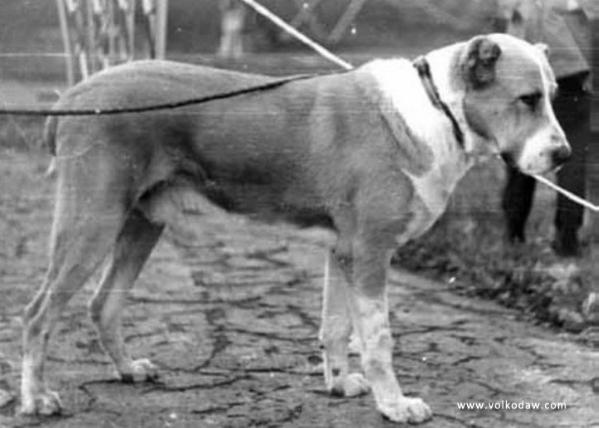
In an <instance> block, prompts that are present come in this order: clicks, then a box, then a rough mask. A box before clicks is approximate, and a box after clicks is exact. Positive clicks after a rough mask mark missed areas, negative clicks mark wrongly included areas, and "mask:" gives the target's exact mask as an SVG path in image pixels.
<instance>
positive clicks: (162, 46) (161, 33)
mask: <svg viewBox="0 0 599 428" xmlns="http://www.w3.org/2000/svg"><path fill="white" fill-rule="evenodd" d="M167 16H168V0H156V25H155V27H154V28H155V29H156V34H155V36H154V43H155V45H156V48H155V49H156V51H155V52H156V58H157V59H164V57H165V55H166V26H167Z"/></svg>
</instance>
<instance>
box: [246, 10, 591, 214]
mask: <svg viewBox="0 0 599 428" xmlns="http://www.w3.org/2000/svg"><path fill="white" fill-rule="evenodd" d="M239 1H241V2H243V3H245V4H246V5H248V6H249V7H251V8H252V9H254V11H256V12H257V13H259V14H260V15H262V16H264V17H265V18H267V19H268V20H270V21H271V22H272V23H274V24H275V25H277V26H278V27H279V28H281V29H282V30H284V31H286V32H288V33H289V34H291V35H292V36H294V37H295V38H297V39H298V40H300V41H301V42H303V43H304V44H306V45H307V46H309V47H310V48H312V49H313V50H315V51H316V52H317V53H319V54H320V55H321V56H323V57H324V58H326V59H328V60H330V61H332V62H334V63H335V64H338V65H340V66H341V67H343V68H344V69H346V70H351V69H353V68H354V67H353V65H351V64H350V63H348V62H347V61H345V60H343V59H341V58H340V57H339V56H337V55H335V54H334V53H332V52H331V51H329V50H327V49H325V48H324V47H323V46H321V45H319V44H318V43H316V42H315V41H313V40H312V39H310V38H308V37H307V36H305V35H304V34H302V33H300V32H299V31H297V30H296V29H295V28H293V27H292V26H291V25H289V24H287V23H286V22H285V21H283V20H282V19H281V18H279V17H278V16H277V15H275V14H274V13H272V12H271V11H270V10H268V9H267V8H265V7H264V6H262V5H261V4H259V3H257V2H256V1H255V0H239ZM532 177H533V178H534V179H535V180H537V181H539V182H540V183H543V184H544V185H546V186H549V187H550V188H552V189H553V190H555V191H557V192H559V193H561V194H562V195H564V196H565V197H567V198H568V199H570V200H571V201H573V202H576V203H577V204H579V205H582V206H584V207H585V208H588V209H589V210H591V211H593V212H598V211H599V205H594V204H592V203H590V202H589V201H587V200H586V199H584V198H581V197H580V196H578V195H575V194H574V193H572V192H570V191H568V190H566V189H564V188H562V187H560V186H558V185H557V184H555V183H553V182H552V181H551V180H549V179H547V178H545V177H542V176H540V175H533V176H532Z"/></svg>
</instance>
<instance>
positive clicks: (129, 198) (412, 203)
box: [21, 34, 570, 422]
mask: <svg viewBox="0 0 599 428" xmlns="http://www.w3.org/2000/svg"><path fill="white" fill-rule="evenodd" d="M273 79H274V78H271V77H266V76H260V75H252V74H243V73H236V72H230V71H223V70H216V69H213V68H206V67H197V66H191V65H184V64H178V63H172V62H164V61H143V62H134V63H130V64H127V65H123V66H119V67H115V68H113V69H110V70H108V71H104V72H101V73H99V74H97V75H95V76H93V77H92V78H90V79H89V80H87V81H85V82H83V83H81V84H79V85H77V86H75V87H74V88H72V89H70V90H69V91H67V92H66V93H65V94H64V96H63V97H62V99H61V100H60V101H59V102H58V104H57V108H62V109H75V110H76V109H81V108H90V106H91V107H95V108H99V109H103V108H113V107H118V106H139V105H151V104H156V103H163V102H165V100H166V101H169V100H173V101H175V100H181V99H186V98H189V97H202V96H205V95H210V94H215V93H220V92H227V91H231V90H236V89H243V88H247V87H252V86H256V85H257V86H260V85H264V84H265V83H268V82H271V81H273ZM555 90H556V83H555V79H554V75H553V73H552V71H551V69H550V67H549V65H548V62H547V60H546V58H545V55H544V54H543V52H542V51H541V50H540V49H538V48H537V47H535V46H533V45H530V44H528V43H526V42H523V41H521V40H518V39H515V38H513V37H510V36H506V35H500V34H492V35H488V36H479V37H476V38H474V39H472V40H470V41H467V42H463V43H458V44H454V45H451V46H448V47H445V48H442V49H439V50H435V51H433V52H431V53H429V54H427V55H426V56H425V57H422V58H421V59H419V60H417V61H416V62H412V61H408V60H404V59H395V60H377V61H373V62H370V63H368V64H366V65H364V66H362V67H360V68H357V69H356V70H353V71H350V72H346V73H340V74H331V75H325V76H320V77H314V78H306V79H301V80H297V81H292V82H288V83H286V84H284V85H280V86H278V87H276V88H272V89H270V90H264V91H255V92H251V93H246V94H243V95H239V96H235V97H231V98H226V99H221V100H215V101H212V102H209V103H204V104H198V105H191V106H186V107H182V108H178V109H175V110H169V111H164V110H162V111H155V112H147V113H136V114H122V115H111V116H97V117H93V116H84V117H64V118H55V117H54V118H50V120H49V121H48V125H47V135H48V139H49V143H50V144H51V146H52V147H53V148H54V149H55V155H56V166H57V173H58V183H57V193H56V207H55V214H54V223H53V226H52V234H51V243H50V249H51V253H50V265H49V268H48V271H47V275H46V278H45V280H44V282H43V285H42V286H41V289H40V290H39V292H38V294H37V295H36V296H35V298H34V299H33V301H32V302H31V303H30V304H29V306H28V307H27V309H26V312H25V317H24V324H25V328H24V336H23V372H22V385H21V388H22V391H21V393H22V395H21V401H22V407H21V409H22V412H24V413H27V414H34V413H39V414H50V413H55V412H58V411H59V410H60V401H59V399H58V395H57V394H56V393H54V392H52V391H51V390H50V389H48V388H47V386H46V384H45V382H44V359H45V356H46V348H47V344H48V339H49V337H50V334H51V332H52V330H53V328H54V326H55V324H56V321H57V320H58V318H59V315H60V313H61V312H62V310H63V309H64V308H65V306H66V304H67V302H68V301H69V299H70V298H71V296H72V295H73V294H74V293H75V292H76V291H77V290H78V289H79V288H80V287H81V286H82V285H83V283H84V282H85V281H86V280H87V279H88V278H89V277H90V275H91V274H92V273H93V272H94V271H95V270H96V269H97V268H98V266H99V265H100V263H101V262H102V261H103V260H104V259H105V258H106V257H107V256H108V257H109V263H108V264H107V267H106V270H105V272H104V275H103V278H102V280H101V283H100V285H99V288H98V290H97V292H96V294H95V296H94V297H93V299H92V301H91V303H90V311H91V317H92V319H93V321H94V323H95V324H96V326H97V328H98V331H99V335H100V338H101V342H102V344H103V347H104V349H105V350H106V352H107V353H108V354H109V355H110V357H111V358H112V360H113V361H114V364H115V366H116V369H117V370H118V372H119V373H120V376H121V377H122V378H123V379H125V380H143V379H146V378H151V377H152V376H154V375H155V367H154V366H153V365H152V364H151V363H150V362H149V361H148V360H133V359H132V358H131V357H130V355H129V354H128V352H127V350H126V349H125V347H124V344H123V339H122V337H121V334H120V332H119V331H120V325H119V324H120V312H121V309H122V308H123V304H124V301H125V293H123V290H128V289H130V287H131V286H132V285H133V283H134V281H135V279H136V277H137V276H138V274H139V272H140V270H141V268H142V266H143V264H144V262H145V261H146V259H147V258H148V256H149V254H150V252H151V251H152V248H153V247H154V245H155V244H156V241H157V240H158V239H159V237H160V235H161V232H162V230H163V228H164V225H165V224H168V223H169V222H172V221H173V216H172V215H170V214H169V213H172V212H173V210H172V209H170V210H169V209H167V208H165V207H169V206H170V207H171V208H172V207H175V208H176V207H177V204H178V202H177V201H178V196H177V195H180V194H181V193H180V191H181V190H182V189H183V190H185V191H189V190H192V191H194V192H197V193H198V194H200V195H203V196H204V197H205V198H206V199H208V200H209V201H211V202H213V203H214V204H217V205H219V206H221V207H224V208H225V209H227V210H229V211H232V212H238V213H244V214H247V215H249V216H252V217H256V218H258V219H263V220H267V221H271V220H275V219H282V220H287V221H290V222H294V223H299V224H302V225H307V224H320V225H326V226H329V227H331V228H332V229H333V230H334V231H335V232H336V236H337V240H336V244H335V245H334V247H333V248H332V249H331V250H330V252H329V255H328V261H327V264H326V274H325V285H324V302H323V311H322V329H321V333H320V339H321V340H322V344H323V349H324V351H323V352H324V378H325V382H326V388H327V389H328V390H329V391H331V392H332V393H335V394H342V395H345V396H354V395H358V394H361V393H364V392H366V391H367V390H372V392H373V395H374V399H375V402H376V405H377V407H378V409H379V410H380V412H382V414H383V415H385V416H386V417H387V418H389V419H391V420H393V421H401V422H405V421H409V422H422V421H424V420H426V419H428V418H430V417H431V410H430V409H429V407H428V406H427V405H426V404H425V403H424V402H423V401H422V400H421V399H420V398H411V397H406V396H404V395H403V393H402V391H401V388H400V386H399V384H398V382H397V379H396V377H395V374H394V370H393V365H392V361H391V355H392V348H393V341H392V336H391V331H390V329H389V320H388V315H387V305H388V304H387V298H386V292H385V279H386V272H387V269H388V265H389V259H390V257H391V253H392V252H393V250H394V249H395V248H396V247H397V246H398V245H402V244H404V243H405V242H406V241H408V240H409V239H412V238H415V237H417V236H419V235H421V234H422V233H423V232H425V231H426V230H427V229H428V228H429V227H430V226H431V225H432V224H433V222H434V221H435V220H436V219H437V218H438V217H439V215H440V214H441V213H442V212H443V210H444V208H445V206H446V203H447V200H448V198H449V195H450V194H451V192H452V190H453V189H454V187H455V185H456V183H457V182H458V181H459V180H460V178H461V177H462V176H463V175H464V174H465V172H466V171H467V170H468V168H469V167H470V166H471V165H472V163H473V162H474V160H475V159H477V158H478V157H479V156H478V155H479V154H481V153H489V154H494V153H495V154H502V155H503V156H504V158H505V159H507V160H508V161H509V162H512V163H513V164H514V165H516V166H518V167H519V168H520V170H522V171H524V172H525V173H534V174H538V173H544V172H547V171H550V170H552V169H553V168H555V167H556V166H558V165H559V164H560V163H561V162H563V161H564V160H565V159H566V158H567V157H568V155H569V151H570V149H569V146H568V143H567V141H566V138H565V136H564V133H563V132H562V129H561V128H560V126H559V124H558V122H557V121H556V119H555V116H554V114H553V111H552V107H551V98H552V96H553V94H554V91H555ZM175 217H176V216H175ZM352 329H353V330H354V331H355V332H356V334H357V337H358V338H359V343H360V348H361V362H362V368H363V374H361V373H349V371H348V357H347V353H348V338H349V336H350V333H351V332H352Z"/></svg>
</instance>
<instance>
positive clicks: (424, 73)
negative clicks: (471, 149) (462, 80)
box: [413, 56, 464, 149]
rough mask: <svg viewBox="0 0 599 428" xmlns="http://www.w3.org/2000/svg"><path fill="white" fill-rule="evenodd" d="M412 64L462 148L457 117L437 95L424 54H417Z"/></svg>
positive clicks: (462, 135)
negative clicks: (447, 120) (445, 117)
mask: <svg viewBox="0 0 599 428" xmlns="http://www.w3.org/2000/svg"><path fill="white" fill-rule="evenodd" d="M413 64H414V67H415V68H416V71H418V76H420V80H421V81H422V86H424V89H425V90H426V93H427V95H428V97H429V99H430V100H431V103H433V105H434V106H435V107H436V108H438V109H439V110H441V111H442V112H443V113H444V114H445V116H447V118H448V119H449V121H450V122H451V126H452V127H453V135H454V136H455V139H456V141H457V142H458V145H459V146H460V147H461V148H462V149H463V148H464V132H463V131H462V129H461V128H460V125H459V123H458V121H457V119H456V118H455V116H454V115H453V113H452V112H451V110H450V109H449V107H448V106H447V104H445V102H443V100H442V99H441V96H440V95H439V90H438V89H437V86H436V85H435V82H434V81H433V76H432V75H431V68H430V65H429V63H428V61H427V60H426V58H425V57H424V56H419V57H418V58H416V59H415V60H414V61H413Z"/></svg>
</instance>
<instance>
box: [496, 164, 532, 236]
mask: <svg viewBox="0 0 599 428" xmlns="http://www.w3.org/2000/svg"><path fill="white" fill-rule="evenodd" d="M506 175H507V183H506V185H505V188H504V189H503V197H502V201H501V207H502V209H503V212H504V215H505V220H506V228H507V231H506V234H507V239H508V240H509V241H510V242H524V241H525V240H526V234H525V227H526V220H527V219H528V216H529V214H530V210H531V208H532V200H533V196H534V192H535V185H536V181H535V179H534V178H532V177H531V176H529V175H525V174H522V173H521V172H520V171H518V170H517V169H515V168H513V167H510V166H508V167H507V168H506Z"/></svg>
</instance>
